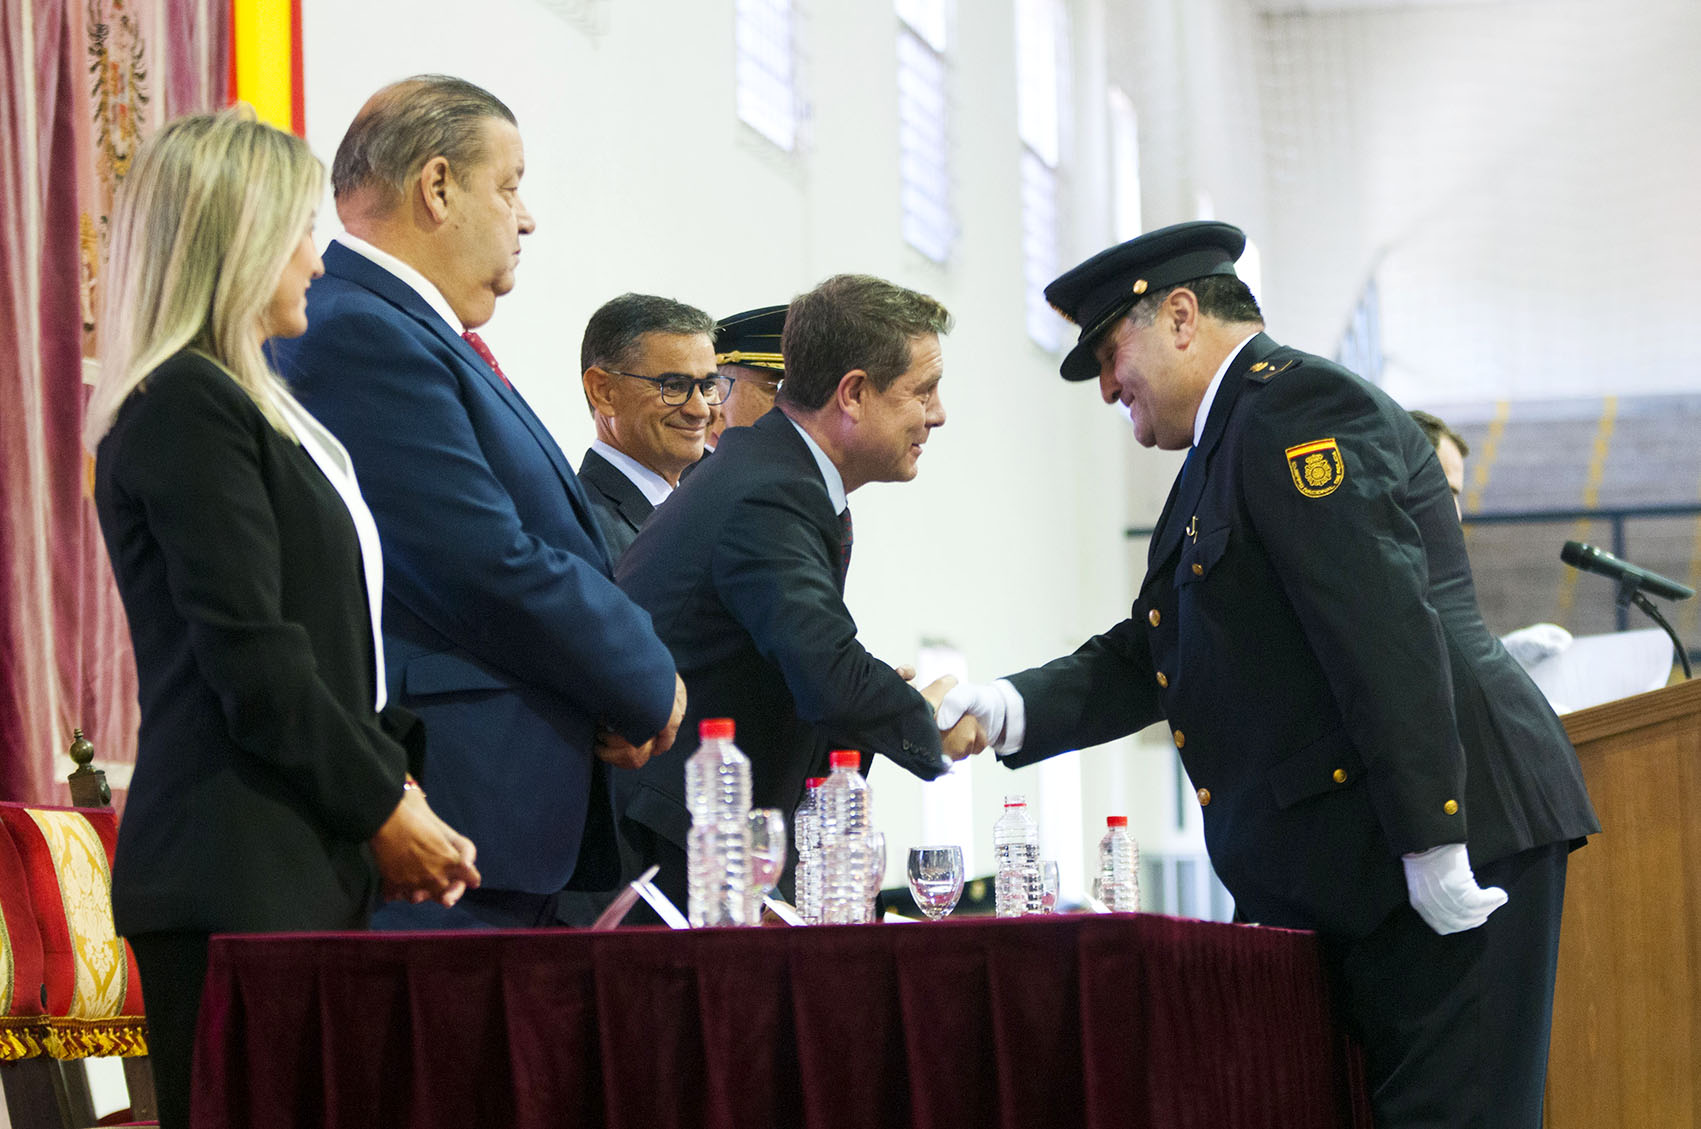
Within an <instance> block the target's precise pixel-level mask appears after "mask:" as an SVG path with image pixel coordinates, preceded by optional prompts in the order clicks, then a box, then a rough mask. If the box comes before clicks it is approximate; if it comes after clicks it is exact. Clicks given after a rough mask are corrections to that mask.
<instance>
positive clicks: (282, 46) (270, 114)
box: [230, 0, 307, 136]
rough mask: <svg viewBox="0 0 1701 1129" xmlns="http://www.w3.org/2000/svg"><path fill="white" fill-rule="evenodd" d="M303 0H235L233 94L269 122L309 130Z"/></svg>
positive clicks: (299, 132) (232, 17)
mask: <svg viewBox="0 0 1701 1129" xmlns="http://www.w3.org/2000/svg"><path fill="white" fill-rule="evenodd" d="M302 93H303V92H302V82H301V0H230V96H231V100H232V101H233V102H247V103H248V104H249V105H251V106H253V107H254V113H255V114H256V116H258V117H259V119H260V120H261V121H263V122H270V123H271V124H273V125H275V126H277V127H278V128H279V129H287V130H289V131H290V132H291V133H294V134H296V135H298V136H306V130H307V114H306V112H305V110H304V109H303V99H302Z"/></svg>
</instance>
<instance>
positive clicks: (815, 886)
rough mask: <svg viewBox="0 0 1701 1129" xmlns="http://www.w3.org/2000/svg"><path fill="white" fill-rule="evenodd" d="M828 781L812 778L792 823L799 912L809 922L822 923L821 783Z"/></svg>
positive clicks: (816, 777) (807, 784)
mask: <svg viewBox="0 0 1701 1129" xmlns="http://www.w3.org/2000/svg"><path fill="white" fill-rule="evenodd" d="M826 782H827V778H826V777H825V776H811V777H810V778H809V780H808V781H807V782H806V786H805V789H804V793H803V799H802V801H801V802H800V803H799V804H798V805H797V814H796V815H794V816H793V817H792V823H791V826H792V832H793V834H794V835H796V836H797V871H796V873H795V874H794V875H793V879H794V881H795V882H796V883H797V912H798V914H799V916H801V917H802V918H803V920H804V921H806V922H808V923H809V924H810V925H819V924H820V923H821V785H823V784H825V783H826Z"/></svg>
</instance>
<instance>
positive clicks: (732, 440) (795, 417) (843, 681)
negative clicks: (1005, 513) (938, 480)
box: [619, 275, 984, 900]
mask: <svg viewBox="0 0 1701 1129" xmlns="http://www.w3.org/2000/svg"><path fill="white" fill-rule="evenodd" d="M949 328H950V314H949V313H947V312H946V310H945V308H944V307H943V306H941V305H940V304H939V303H938V302H936V301H935V300H933V299H932V298H929V297H928V296H926V295H925V294H917V293H916V292H914V291H912V290H906V289H904V288H903V287H901V286H895V285H893V284H892V283H889V282H885V281H883V280H881V279H877V278H870V277H868V276H865V275H839V276H837V277H835V278H830V279H828V280H827V281H826V282H824V283H822V284H821V285H820V286H818V287H816V288H815V289H814V290H812V291H810V292H809V293H807V294H804V295H802V296H801V297H799V298H797V299H796V300H794V301H793V302H792V304H791V309H790V313H789V314H788V315H787V317H786V323H785V338H784V345H783V348H784V353H785V359H786V380H785V384H784V386H783V387H782V389H781V391H780V396H779V406H778V407H777V408H776V409H775V410H773V411H771V412H769V413H768V414H767V415H765V416H763V417H762V418H761V419H759V420H758V421H756V423H755V424H754V425H753V426H750V427H737V428H731V429H729V430H728V431H727V432H726V433H725V434H724V435H723V436H722V437H721V443H720V446H719V447H717V448H716V449H715V456H714V458H712V459H709V460H707V461H706V462H704V463H703V464H702V466H701V467H700V468H699V469H697V470H695V471H693V472H692V473H691V475H690V476H689V477H688V478H687V479H686V480H685V482H684V484H683V485H682V486H680V488H679V489H678V490H677V491H676V492H675V493H674V495H673V497H671V498H670V499H668V503H667V505H665V506H663V507H661V508H660V509H658V510H657V511H656V512H655V513H654V514H653V515H651V517H650V520H649V523H648V524H646V525H645V526H644V529H643V531H642V532H640V533H639V534H638V538H637V540H636V541H634V542H633V543H632V547H631V548H630V549H629V550H627V553H626V556H625V557H624V558H623V559H622V560H621V564H620V572H619V576H620V584H621V587H623V588H624V589H626V591H627V592H629V593H631V595H632V598H633V599H635V600H636V601H637V602H638V603H639V604H640V605H642V606H643V607H645V608H648V609H649V611H650V613H651V615H652V616H653V617H654V619H655V624H656V630H657V631H658V632H659V633H660V634H661V637H662V639H663V640H665V641H666V642H667V645H668V647H669V649H670V650H672V652H673V656H674V661H675V662H676V663H677V664H678V666H679V671H680V673H681V675H682V676H683V677H684V679H685V684H686V686H687V687H688V688H689V690H690V707H689V709H688V710H687V715H686V723H685V725H684V726H683V727H682V729H681V734H682V740H681V741H680V742H679V744H678V745H676V746H675V747H674V748H673V749H671V750H669V751H668V752H667V753H665V754H662V755H658V756H657V757H656V758H655V759H653V760H651V761H650V762H649V763H648V764H646V765H645V766H644V767H643V768H641V769H640V770H639V771H638V772H637V773H634V774H630V775H626V776H623V777H622V779H621V780H620V781H619V795H620V800H619V808H620V815H621V833H622V835H623V836H625V837H626V839H627V843H628V846H629V847H630V848H631V849H632V851H633V853H634V855H635V856H636V858H637V859H638V860H639V861H640V863H641V864H642V865H649V864H651V863H656V864H660V866H661V873H660V875H659V876H658V878H657V883H658V885H660V886H661V888H662V890H663V891H664V892H666V893H668V894H669V895H670V896H672V897H675V898H676V900H677V899H682V898H683V896H684V889H685V881H686V874H685V839H686V833H687V832H688V831H689V830H690V823H691V818H690V815H689V813H688V812H687V810H686V807H685V760H686V758H687V757H689V756H690V754H691V753H692V751H693V750H694V747H695V745H696V740H695V735H696V732H697V729H696V720H697V719H698V718H700V717H730V718H732V719H734V721H736V722H737V724H738V743H739V745H740V747H741V748H743V749H744V751H745V752H746V753H747V754H748V755H749V757H750V763H751V768H752V772H751V777H752V780H751V799H752V803H754V804H755V805H757V806H759V807H776V808H779V809H780V810H781V811H783V812H785V813H786V815H787V818H788V820H789V818H790V816H791V813H792V812H793V811H794V810H795V809H796V807H797V802H798V800H799V798H801V796H802V794H803V787H804V781H805V780H806V779H807V778H808V777H811V776H824V775H826V772H827V754H828V752H829V751H830V750H831V749H834V748H851V749H858V750H861V751H862V753H863V768H864V769H865V770H866V769H867V768H868V767H869V761H870V759H871V757H872V754H874V753H880V754H882V755H884V756H886V757H888V758H889V759H891V760H894V761H896V762H897V763H898V764H900V765H902V766H903V767H904V768H906V769H908V770H909V771H910V772H912V773H914V774H915V775H917V776H919V777H921V778H922V779H924V780H931V779H932V778H934V777H935V776H938V775H939V774H940V773H941V772H943V771H945V769H946V768H948V767H949V761H950V760H953V759H957V758H960V757H963V756H967V755H969V754H971V753H975V752H978V751H979V750H980V748H981V747H982V745H983V744H984V741H983V740H982V736H981V731H980V728H979V725H978V724H977V723H975V722H974V719H973V718H965V719H964V721H965V723H966V724H962V725H959V726H958V727H956V728H954V729H952V730H951V731H949V732H947V733H945V734H944V735H943V742H942V741H941V734H940V732H939V729H938V727H937V726H936V724H935V722H934V709H935V708H936V706H937V704H938V701H939V699H940V697H941V696H942V695H943V694H944V693H945V691H946V690H948V689H949V688H950V685H951V684H952V681H953V680H951V679H948V678H947V679H941V680H940V681H939V682H936V683H934V684H933V685H931V686H929V687H927V689H925V690H921V691H918V690H916V689H915V688H914V687H912V686H910V685H909V684H908V683H907V682H905V681H904V679H903V678H902V677H901V676H900V675H899V674H898V673H897V672H896V671H894V670H893V669H892V668H891V667H890V666H888V665H887V664H885V663H883V662H881V661H880V660H879V659H877V658H875V657H874V656H873V655H871V654H869V653H868V651H867V650H865V649H864V648H863V646H862V644H861V643H859V642H858V641H857V638H856V621H855V620H853V619H852V618H851V614H850V611H849V609H848V608H846V607H845V602H844V582H845V571H846V569H847V568H848V567H849V565H850V558H851V520H850V507H849V503H848V501H847V499H848V497H849V495H850V494H851V493H852V492H854V491H855V490H856V489H857V488H858V487H860V486H862V485H864V484H865V483H869V482H907V481H908V480H910V479H912V478H914V477H915V476H916V470H917V466H918V464H919V462H920V460H921V457H922V451H923V448H924V446H925V444H926V443H927V441H928V437H929V436H930V435H932V433H933V429H934V428H936V427H939V426H940V425H942V424H943V423H944V422H945V405H944V402H943V401H942V400H941V399H940V395H939V382H940V379H941V378H942V377H943V376H944V364H943V360H942V358H941V355H940V348H939V335H940V334H942V333H944V332H946V331H947V330H948V329H949Z"/></svg>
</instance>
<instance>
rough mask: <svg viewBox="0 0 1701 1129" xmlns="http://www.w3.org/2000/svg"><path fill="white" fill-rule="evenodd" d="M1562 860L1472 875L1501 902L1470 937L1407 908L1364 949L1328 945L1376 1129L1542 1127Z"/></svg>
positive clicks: (1552, 854)
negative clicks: (1439, 930)
mask: <svg viewBox="0 0 1701 1129" xmlns="http://www.w3.org/2000/svg"><path fill="white" fill-rule="evenodd" d="M1568 853H1569V850H1568V847H1567V845H1566V844H1564V843H1556V844H1552V845H1550V846H1545V847H1537V848H1535V849H1533V850H1529V851H1524V852H1522V853H1520V854H1517V855H1514V856H1512V857H1511V858H1509V859H1503V860H1501V861H1499V862H1495V863H1490V864H1488V865H1486V866H1484V867H1483V868H1482V869H1481V870H1479V871H1478V872H1477V881H1478V883H1479V884H1480V885H1482V886H1484V887H1487V886H1499V887H1500V888H1501V889H1503V890H1505V891H1506V893H1507V895H1508V901H1507V903H1506V904H1505V905H1504V906H1502V907H1501V908H1500V909H1498V910H1496V911H1495V912H1494V913H1493V914H1491V915H1490V916H1489V919H1488V921H1487V922H1486V923H1484V924H1483V925H1481V926H1479V927H1478V928H1476V929H1471V930H1467V931H1465V932H1463V933H1454V934H1450V935H1448V936H1446V937H1443V936H1440V935H1438V934H1436V933H1435V931H1434V930H1432V929H1430V928H1429V926H1427V925H1425V924H1424V923H1423V919H1422V918H1420V917H1418V915H1417V913H1416V912H1415V911H1414V910H1413V909H1412V908H1411V907H1410V906H1409V905H1404V906H1401V907H1400V909H1398V910H1397V911H1395V912H1394V913H1393V914H1391V915H1390V916H1389V917H1388V919H1387V920H1386V921H1384V922H1383V923H1382V924H1381V925H1380V926H1379V927H1378V928H1377V929H1376V930H1375V932H1373V933H1371V934H1370V935H1369V936H1368V937H1366V938H1364V939H1362V940H1359V941H1356V942H1341V941H1329V940H1326V941H1325V949H1326V952H1327V953H1328V955H1329V963H1330V966H1331V968H1330V970H1331V972H1332V974H1333V976H1334V979H1335V984H1336V989H1337V991H1338V992H1340V993H1341V995H1342V997H1343V998H1342V1000H1341V1003H1342V1005H1343V1006H1342V1008H1341V1011H1342V1013H1343V1014H1344V1015H1345V1016H1346V1018H1347V1020H1348V1022H1349V1024H1350V1026H1351V1027H1352V1028H1354V1031H1355V1034H1357V1035H1358V1036H1359V1037H1360V1038H1361V1039H1362V1040H1363V1041H1364V1046H1365V1065H1366V1069H1367V1074H1368V1078H1369V1082H1370V1087H1371V1101H1372V1105H1373V1107H1374V1110H1375V1114H1376V1126H1377V1129H1478V1127H1480V1129H1541V1123H1542V1091H1543V1088H1544V1086H1545V1084H1546V1081H1547V1051H1548V1036H1549V1033H1550V1031H1551V1028H1552V1019H1553V979H1554V969H1555V967H1556V965H1557V963H1558V959H1559V917H1560V910H1561V908H1562V906H1563V904H1564V901H1565V863H1566V857H1567V854H1568Z"/></svg>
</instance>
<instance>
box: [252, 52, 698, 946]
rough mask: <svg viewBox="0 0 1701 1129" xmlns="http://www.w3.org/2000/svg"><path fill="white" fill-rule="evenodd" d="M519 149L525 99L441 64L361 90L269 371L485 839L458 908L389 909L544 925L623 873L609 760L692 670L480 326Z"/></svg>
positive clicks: (657, 736)
mask: <svg viewBox="0 0 1701 1129" xmlns="http://www.w3.org/2000/svg"><path fill="white" fill-rule="evenodd" d="M524 165H525V156H524V150H523V148H522V146H521V143H520V134H519V129H518V127H517V126H516V124H515V121H514V115H513V113H512V112H511V111H510V110H509V109H508V107H506V106H505V105H503V104H502V102H500V101H499V100H498V99H496V98H495V97H493V96H492V95H491V94H489V93H488V92H486V91H484V90H482V89H480V88H479V87H477V86H474V85H472V84H471V83H467V82H464V81H461V80H459V79H454V78H448V77H444V76H438V75H428V76H420V77H416V78H411V79H407V80H404V81H402V82H398V83H394V84H392V85H390V86H387V87H385V88H384V89H382V90H380V91H379V92H378V93H377V94H375V95H373V97H372V98H371V100H370V101H368V102H367V103H366V105H365V106H364V107H362V109H361V111H360V113H359V114H358V115H357V116H356V117H355V120H354V123H353V124H352V125H351V126H350V127H349V131H348V133H347V135H346V136H345V137H344V138H343V141H342V144H341V146H339V148H338V150H337V156H336V161H335V163H334V165H333V166H332V187H333V189H334V192H335V196H336V202H337V214H338V216H339V217H340V218H341V219H342V221H343V225H344V227H345V228H346V234H344V235H342V236H339V237H338V239H337V240H336V241H335V242H333V243H332V244H331V246H330V247H329V248H327V249H326V251H325V256H324V260H325V276H324V278H323V279H321V280H320V281H319V282H317V283H316V284H315V285H314V287H313V291H312V293H311V295H310V297H309V299H308V301H309V308H308V318H309V325H310V327H311V328H310V329H309V330H308V332H307V333H306V334H305V335H304V336H302V337H299V338H296V339H295V340H293V341H287V342H285V341H280V342H275V343H274V345H273V348H274V350H275V358H276V361H277V364H278V367H279V370H280V371H281V372H282V373H283V374H284V376H285V377H286V379H288V380H289V381H290V382H291V384H292V385H293V386H294V388H295V390H296V393H297V394H298V395H299V396H300V398H301V399H302V401H303V402H304V403H306V404H309V405H311V410H312V411H313V412H314V413H315V414H316V415H317V416H318V417H319V419H320V420H322V421H323V422H324V423H325V424H326V425H327V426H329V427H330V428H331V430H332V431H333V432H334V433H335V434H336V435H337V437H338V438H340V439H341V440H342V441H343V442H344V444H346V445H347V447H348V449H349V451H350V453H351V454H352V455H353V457H354V461H355V465H356V466H358V467H359V468H360V477H361V485H362V488H363V490H364V493H365V495H366V499H367V502H368V503H369V505H370V507H371V510H372V513H373V516H374V518H376V519H377V524H378V530H379V534H380V537H381V540H382V542H383V548H384V561H385V571H386V576H385V581H386V583H385V591H384V614H383V627H384V651H385V657H386V666H387V670H388V673H389V679H390V693H391V696H392V697H393V698H394V699H395V700H397V701H399V702H401V703H403V704H405V705H406V706H408V707H409V708H410V709H412V710H413V711H414V712H416V713H417V714H418V715H419V716H420V717H421V718H423V719H424V720H425V723H426V727H427V732H428V745H427V754H426V763H425V774H424V780H423V783H424V785H425V787H426V788H427V789H428V790H429V791H430V793H431V800H432V804H433V806H434V807H436V809H437V810H438V811H439V812H440V813H441V814H442V815H443V818H444V819H446V820H448V821H449V822H450V823H451V824H452V825H453V826H455V827H458V828H460V829H461V830H462V831H464V832H465V833H467V834H468V835H470V836H471V837H473V839H474V841H475V842H477V843H478V844H479V848H480V862H481V863H482V864H484V867H483V874H484V879H485V884H484V886H483V888H481V889H480V890H479V891H477V894H478V896H477V897H469V898H464V899H462V901H461V902H460V903H459V904H458V905H457V906H456V907H455V908H454V909H453V910H445V909H444V908H443V907H440V906H436V905H434V904H431V903H425V904H420V905H407V904H405V903H391V906H389V907H386V909H385V910H383V911H381V912H380V913H379V914H378V915H377V916H376V917H375V918H374V922H373V924H374V925H375V926H376V927H379V928H386V927H387V928H400V929H407V928H476V927H480V926H492V925H494V926H502V927H513V926H531V925H545V924H551V923H553V921H554V917H555V912H556V904H557V901H558V900H559V894H560V892H561V891H562V890H563V888H565V887H567V886H569V885H571V886H572V887H573V888H576V889H577V888H585V889H606V888H607V887H609V886H611V885H613V882H614V880H615V878H616V877H617V873H618V858H617V854H616V851H615V846H614V839H613V833H612V817H611V809H610V791H609V790H610V782H609V780H608V779H607V777H606V776H605V772H606V769H605V765H610V764H611V765H616V766H622V767H628V768H635V767H637V766H638V765H641V764H642V763H643V762H644V761H645V760H647V759H648V758H649V757H650V755H652V754H653V753H655V752H658V751H661V750H664V749H666V748H667V747H668V746H670V745H671V744H672V742H673V735H674V733H675V732H676V731H677V728H678V725H679V722H680V719H681V717H682V716H683V714H684V683H683V682H681V681H680V680H679V678H678V676H677V675H676V674H675V673H674V666H673V661H672V659H671V658H670V657H669V655H668V652H667V648H666V647H664V646H663V645H662V643H661V641H660V640H659V639H657V638H656V634H655V632H654V630H653V629H652V628H651V626H650V617H649V616H648V615H647V614H646V613H645V612H644V611H643V610H642V609H640V608H639V607H637V606H636V605H635V604H633V603H632V601H631V600H630V599H628V598H627V597H626V596H625V595H624V594H622V593H621V592H620V590H619V589H618V588H616V587H615V586H614V583H613V581H612V579H611V571H612V568H611V562H610V558H609V554H608V551H607V547H606V546H605V544H604V542H603V540H602V538H601V536H600V535H599V534H598V532H597V528H596V523H595V520H594V518H593V516H592V512H591V505H590V502H589V500H588V499H587V497H586V495H585V490H584V488H583V487H582V486H581V485H580V483H579V481H578V479H577V477H576V476H575V475H574V473H573V470H572V468H571V467H570V466H569V465H568V463H567V461H566V459H565V458H564V457H563V456H562V453H561V450H560V448H559V447H557V445H556V443H555V441H554V440H553V439H552V438H551V437H550V435H549V432H548V431H547V430H546V429H545V428H544V426H543V424H542V422H540V421H539V420H538V418H537V417H536V416H535V415H533V414H532V411H531V409H530V408H529V407H527V405H526V403H525V401H524V400H523V399H522V398H521V397H520V395H519V394H518V393H517V392H516V391H514V389H513V388H512V386H511V385H510V384H509V382H508V379H507V377H506V376H504V375H503V373H502V370H501V368H500V367H499V366H498V365H497V364H496V361H495V358H494V357H493V356H492V355H491V353H490V351H489V349H488V348H486V347H485V345H484V343H483V342H482V341H481V340H480V339H479V338H478V335H477V334H476V333H474V332H473V330H474V329H475V327H477V326H480V325H483V324H484V323H485V322H486V321H488V320H489V319H490V316H491V314H492V313H493V312H494V309H495V305H496V299H497V298H498V297H500V296H501V295H503V294H506V293H507V292H508V291H509V290H511V289H513V286H514V269H515V267H516V266H517V265H518V262H519V255H520V237H521V236H522V235H526V234H529V233H530V232H531V231H532V228H533V226H534V225H533V222H532V217H531V214H530V213H529V212H528V211H527V210H526V206H525V204H524V203H523V202H522V201H521V199H520V194H519V185H520V177H521V175H522V173H523V172H524Z"/></svg>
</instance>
